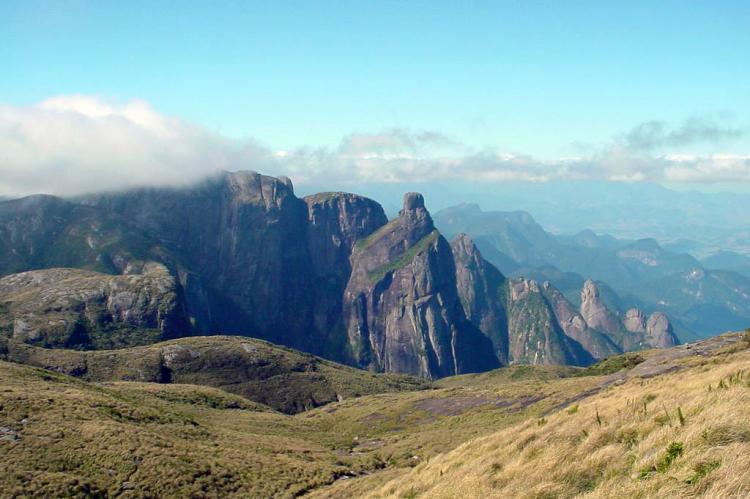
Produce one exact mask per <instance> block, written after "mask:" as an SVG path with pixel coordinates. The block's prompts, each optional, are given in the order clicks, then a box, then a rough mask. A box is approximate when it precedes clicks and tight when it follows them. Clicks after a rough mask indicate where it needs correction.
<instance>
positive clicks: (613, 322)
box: [581, 280, 679, 352]
mask: <svg viewBox="0 0 750 499" xmlns="http://www.w3.org/2000/svg"><path fill="white" fill-rule="evenodd" d="M581 315H582V316H583V318H584V320H585V321H586V323H587V324H588V326H589V327H590V328H592V329H596V330H598V331H601V332H602V333H604V334H606V335H607V337H608V338H609V339H610V340H611V341H612V342H614V343H615V344H617V346H618V347H619V348H620V349H621V350H622V351H625V352H627V351H631V350H640V349H643V348H665V347H670V346H674V345H677V344H678V343H679V341H678V340H677V336H675V334H674V332H673V331H672V325H671V324H670V322H669V319H668V318H667V316H666V315H665V314H664V313H662V312H654V313H653V314H652V315H651V316H650V317H649V318H648V320H646V316H645V314H644V313H643V312H642V311H641V310H639V309H637V308H631V309H629V310H628V311H627V312H626V313H625V316H624V317H622V319H621V318H620V317H619V316H618V315H617V314H616V313H614V312H612V311H610V310H609V309H608V308H607V306H606V305H605V304H604V302H603V301H602V300H601V298H600V296H599V289H598V287H597V286H596V284H595V283H594V282H593V281H590V280H589V281H586V282H585V284H584V286H583V290H582V291H581Z"/></svg>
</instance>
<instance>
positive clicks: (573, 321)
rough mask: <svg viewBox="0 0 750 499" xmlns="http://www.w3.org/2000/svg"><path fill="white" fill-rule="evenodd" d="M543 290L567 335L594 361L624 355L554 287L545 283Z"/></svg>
mask: <svg viewBox="0 0 750 499" xmlns="http://www.w3.org/2000/svg"><path fill="white" fill-rule="evenodd" d="M542 289H543V293H544V295H545V297H546V299H547V302H548V303H549V304H550V306H551V308H552V311H553V312H554V314H555V317H556V318H557V322H558V324H559V325H560V327H561V328H562V330H563V331H564V332H565V335H566V336H568V338H570V339H571V340H573V341H575V342H577V343H578V344H579V345H580V346H581V347H582V348H583V349H584V350H585V351H586V352H588V353H589V354H590V355H591V357H592V358H593V359H603V358H605V357H609V356H611V355H617V354H619V353H622V349H621V348H620V347H619V346H617V344H616V343H615V342H614V341H613V340H612V339H611V338H610V337H609V336H608V335H607V334H605V333H603V332H601V331H597V330H596V329H594V328H592V327H591V326H589V325H588V324H587V323H586V320H585V319H584V318H583V316H582V315H581V314H580V313H579V312H578V311H577V310H576V309H575V307H573V305H572V304H571V303H570V302H569V301H568V300H567V299H566V298H565V297H564V296H563V295H562V293H560V291H558V290H557V289H555V287H554V286H552V285H551V284H550V283H549V282H545V283H543V284H542Z"/></svg>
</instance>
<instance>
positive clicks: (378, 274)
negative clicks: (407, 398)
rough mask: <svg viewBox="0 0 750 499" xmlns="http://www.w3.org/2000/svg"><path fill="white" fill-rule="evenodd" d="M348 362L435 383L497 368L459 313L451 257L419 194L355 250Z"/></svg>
mask: <svg viewBox="0 0 750 499" xmlns="http://www.w3.org/2000/svg"><path fill="white" fill-rule="evenodd" d="M344 316H345V319H346V321H347V331H348V340H349V345H350V349H351V352H352V357H353V360H354V361H355V362H356V364H358V365H360V366H362V367H367V368H370V369H375V370H385V371H396V372H404V373H410V374H416V375H419V376H423V377H428V378H430V377H440V376H447V375H451V374H459V373H465V372H472V371H482V370H486V369H491V368H493V367H496V366H498V365H499V362H498V361H497V359H496V358H495V357H494V355H492V345H491V343H490V341H489V340H488V339H487V338H486V337H485V336H484V335H482V333H481V332H480V331H479V330H478V329H477V328H476V327H474V325H472V324H471V323H470V322H469V321H468V320H467V319H466V316H465V315H464V312H463V309H462V307H461V303H460V301H459V298H458V294H457V290H456V280H455V267H454V263H453V255H452V253H451V248H450V246H449V244H448V243H447V241H446V240H445V239H444V238H443V237H442V236H441V235H440V234H439V233H438V232H437V231H436V230H435V228H434V227H433V225H432V219H431V218H430V215H429V213H428V212H427V210H426V209H425V207H424V200H423V199H422V196H421V195H419V194H414V193H410V194H407V195H406V196H405V197H404V207H403V210H401V212H400V215H399V217H398V218H397V219H395V220H393V221H391V222H390V223H388V224H387V225H385V226H383V227H382V228H381V229H379V230H378V231H376V232H375V233H374V234H372V235H371V236H370V237H368V238H366V239H364V240H362V241H361V242H360V243H358V244H357V245H355V248H354V252H353V254H352V273H351V277H350V279H349V283H348V285H347V287H346V291H345V293H344Z"/></svg>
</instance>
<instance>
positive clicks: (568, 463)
mask: <svg viewBox="0 0 750 499" xmlns="http://www.w3.org/2000/svg"><path fill="white" fill-rule="evenodd" d="M678 363H679V364H681V365H682V366H683V367H684V369H683V370H680V371H677V372H671V373H667V374H661V375H659V376H656V377H653V378H650V379H641V378H633V379H629V380H627V381H625V382H624V383H623V384H619V385H617V384H614V385H611V386H609V387H608V388H606V389H605V390H603V391H602V392H601V393H599V394H596V395H594V396H592V397H588V398H585V399H583V400H581V401H579V402H578V403H577V404H572V405H571V406H570V407H568V408H565V409H562V410H559V411H557V412H555V413H552V414H550V415H547V416H545V417H543V418H536V419H528V420H526V421H524V422H522V423H519V424H516V425H513V426H511V427H508V428H505V429H502V430H500V431H498V432H496V433H494V434H492V435H490V436H486V437H481V438H477V439H474V440H471V441H468V442H466V443H465V444H463V445H461V446H459V447H458V448H456V449H455V450H453V451H450V452H447V453H445V454H442V455H439V456H437V457H435V458H433V459H431V460H429V462H425V463H422V464H420V465H419V466H417V467H416V468H414V469H413V470H411V471H409V472H406V473H401V474H399V475H397V476H394V477H392V478H391V480H390V481H389V482H387V483H385V484H383V485H380V486H378V487H376V488H375V489H373V488H369V490H368V484H367V483H366V482H365V481H362V482H361V483H360V484H358V486H357V488H358V489H359V492H361V495H363V496H366V497H372V498H382V497H410V498H411V497H425V498H426V497H430V498H463V497H499V498H500V497H502V498H506V497H514V498H516V497H517V498H545V497H550V498H552V497H554V498H558V497H563V498H564V497H584V498H624V497H627V498H631V497H659V498H662V497H711V498H722V497H748V496H750V418H749V417H748V415H749V414H750V352H749V351H748V350H746V349H744V348H736V347H734V348H727V349H724V353H721V354H718V355H715V356H713V357H710V358H705V357H701V356H693V357H688V358H685V359H681V360H679V361H678ZM370 485H372V484H370ZM349 490H350V491H353V490H356V489H354V488H350V489H349ZM328 492H329V493H330V494H331V495H334V491H332V490H329V491H328Z"/></svg>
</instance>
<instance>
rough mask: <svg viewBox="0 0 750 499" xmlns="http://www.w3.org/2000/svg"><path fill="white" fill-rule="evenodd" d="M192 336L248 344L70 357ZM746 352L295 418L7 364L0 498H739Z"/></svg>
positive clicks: (703, 350) (493, 376) (447, 383)
mask: <svg viewBox="0 0 750 499" xmlns="http://www.w3.org/2000/svg"><path fill="white" fill-rule="evenodd" d="M191 340H192V341H198V342H199V343H200V342H206V344H208V345H209V346H210V344H211V343H212V342H216V343H217V344H218V345H219V346H214V347H210V348H209V346H205V345H204V346H201V347H199V346H196V344H195V343H193V344H190V345H189V347H185V348H182V347H181V348H178V350H181V351H183V352H184V351H187V352H190V351H192V352H193V353H195V352H200V353H201V357H200V358H205V357H209V356H210V355H209V354H208V353H207V352H213V353H214V354H217V355H218V354H219V353H220V352H221V351H224V352H225V353H226V352H227V351H225V350H223V349H225V348H229V350H228V351H230V352H231V351H234V350H237V349H238V348H240V349H242V351H245V349H244V347H242V346H241V344H240V343H234V342H235V341H237V342H248V340H246V339H244V338H224V337H219V338H191V339H186V340H177V341H172V342H167V343H165V344H161V345H156V346H152V347H143V348H139V349H130V350H123V351H117V352H120V353H121V354H123V353H125V352H127V353H128V354H129V355H130V357H128V358H127V359H125V357H120V358H118V357H116V356H115V357H113V355H114V354H115V351H112V352H86V353H82V352H70V351H68V352H64V353H65V355H67V356H70V359H72V360H71V362H74V361H75V362H78V361H77V360H76V359H77V357H75V356H77V355H85V356H87V355H95V357H92V358H91V359H90V360H91V362H92V363H91V364H88V363H87V364H86V366H87V369H88V367H89V366H92V367H91V369H94V371H91V372H95V370H96V369H103V368H104V367H103V366H104V365H105V364H107V363H108V362H111V363H113V365H115V366H120V367H119V369H121V370H119V371H116V372H117V373H118V375H119V376H120V377H119V378H110V379H128V377H127V376H123V373H125V374H126V373H128V372H130V373H135V372H139V371H142V370H143V368H144V366H147V365H148V360H147V359H148V355H147V354H148V353H149V350H148V349H150V348H162V350H161V351H162V354H161V355H164V353H163V352H164V350H163V348H165V346H166V347H173V346H175V345H177V346H185V344H183V343H181V342H185V341H191ZM250 344H251V345H252V346H254V347H256V348H257V349H258V350H256V351H255V352H256V353H257V352H262V355H271V357H270V358H271V359H273V355H279V356H282V357H284V358H286V355H287V354H288V355H289V357H288V358H289V359H297V361H299V362H300V363H299V364H294V363H292V364H288V367H289V366H300V365H308V364H305V361H304V359H305V358H307V357H310V356H304V355H301V354H298V353H296V352H293V351H287V350H286V349H276V347H273V346H272V345H269V344H266V343H264V342H257V343H256V342H255V341H254V340H251V341H250ZM11 347H12V345H11ZM24 348H26V349H28V348H30V347H24ZM264 348H265V349H268V350H263V349H264ZM186 349H187V350H186ZM166 351H167V353H169V349H167V350H166ZM29 352H31V353H34V354H36V355H42V354H50V355H51V354H53V352H50V351H39V350H38V349H34V350H29ZM259 355H260V356H262V355H261V354H260V353H259ZM96 356H102V357H96ZM108 356H109V357H108ZM295 356H299V357H295ZM188 357H190V355H188ZM196 358H198V357H196ZM229 358H230V359H231V356H230V357H229ZM70 359H69V360H70ZM113 359H114V360H113ZM217 359H218V357H217ZM300 359H302V360H300ZM312 359H313V360H314V361H315V362H317V363H323V361H319V360H317V359H315V358H314V357H312ZM27 360H28V359H27ZM58 360H59V359H58ZM258 361H259V362H260V357H258ZM288 361H289V362H292V361H291V360H288ZM749 361H750V350H748V343H746V342H745V341H743V340H742V339H741V337H740V336H739V335H730V336H725V337H720V338H716V339H713V340H709V341H706V342H703V343H700V344H695V345H688V346H681V347H676V348H673V349H669V350H655V351H646V352H639V353H638V354H628V355H626V356H621V357H616V358H612V359H608V360H607V361H605V362H602V363H600V364H598V365H596V366H593V367H591V368H587V369H577V368H567V367H560V366H549V367H531V366H514V367H510V368H504V369H499V370H496V371H492V372H488V373H483V374H477V375H465V376H457V377H452V378H446V379H443V380H440V381H438V382H436V383H434V384H432V385H430V386H429V389H424V387H423V386H419V385H416V386H414V387H413V388H419V389H412V390H404V389H405V388H407V386H406V385H402V386H400V389H401V391H386V392H385V393H374V394H371V395H364V396H361V397H351V398H349V397H344V400H342V401H340V402H335V401H334V402H332V403H330V404H327V405H324V406H322V407H317V408H314V409H310V410H307V411H304V412H300V413H298V414H294V415H289V414H283V413H280V412H277V411H275V410H273V408H271V407H268V406H266V405H263V404H259V403H257V402H252V401H249V400H248V399H247V398H245V397H240V396H238V395H236V394H232V393H228V392H227V391H225V390H227V389H232V387H233V384H225V385H222V387H223V388H224V389H217V388H213V387H207V386H197V385H195V384H187V381H186V380H187V379H189V378H186V380H185V381H181V382H180V383H176V382H175V380H174V379H173V380H172V383H148V382H143V381H86V380H85V379H86V376H89V375H87V374H86V373H79V375H81V376H82V378H74V377H70V376H67V375H64V374H60V373H57V372H53V371H49V370H44V369H41V368H38V367H32V366H24V365H19V364H14V363H7V362H0V460H2V462H3V464H4V472H3V473H0V496H12V495H14V494H15V495H31V496H38V497H50V496H61V495H67V496H76V495H78V496H84V495H86V496H89V495H99V496H113V495H120V494H122V495H126V496H134V497H142V496H159V497H215V496H226V495H230V494H236V495H240V496H245V497H295V496H299V495H310V496H311V497H362V496H368V495H369V496H371V497H573V496H576V495H584V496H586V497H629V496H633V497H670V496H672V497H685V496H691V495H693V496H696V495H701V494H706V495H709V496H711V497H722V496H732V497H734V496H738V495H744V494H747V493H748V492H750V476H749V475H748V474H747V473H746V470H747V469H748V466H750V458H748V457H747V456H748V455H750V453H749V451H750V426H748V424H749V423H748V422H747V418H746V417H745V414H746V413H747V411H748V408H750V387H749V386H748V383H749V382H750V370H748V368H747V366H748V365H750V364H749V363H748V362H749ZM35 362H37V363H41V360H40V357H36V360H35ZM99 362H101V363H102V366H100V367H93V366H97V364H98V363H99ZM139 362H140V363H139ZM276 362H277V361H274V362H271V363H272V364H273V363H276ZM285 362H287V361H285ZM329 364H330V365H329ZM71 365H73V364H69V365H68V367H70V366H71ZM205 365H206V366H209V367H210V368H207V369H206V370H205V371H203V370H200V369H198V370H195V371H194V374H195V375H196V376H197V375H198V374H200V376H209V374H210V371H212V370H215V371H216V372H217V373H219V372H221V369H220V364H219V363H218V360H217V361H216V362H212V363H209V364H205ZM229 365H230V366H231V365H232V364H231V362H230V363H229ZM329 368H330V369H340V366H336V365H335V364H331V363H323V364H322V365H321V364H318V365H317V367H316V369H317V370H318V372H327V370H328V369H329ZM86 372H89V371H88V370H87V371H86ZM143 372H146V371H143ZM227 372H231V370H230V371H225V372H224V374H226V373H227ZM294 372H296V373H299V372H301V371H294ZM362 374H365V375H368V376H370V375H369V373H362ZM214 375H215V376H218V374H214ZM200 376H199V377H196V378H193V381H192V382H204V381H205V379H206V378H203V379H201V378H200ZM279 376H281V378H280V379H284V376H285V375H284V374H281V375H279ZM329 376H332V377H333V376H334V375H333V374H330V373H329ZM338 376H342V377H340V378H338V379H339V381H338V382H341V383H349V382H352V380H353V379H356V378H352V377H351V376H349V375H348V374H347V375H342V374H341V373H339V374H338ZM88 379H93V378H90V377H89V378H88ZM130 379H134V378H130ZM331 379H332V380H333V378H331ZM298 381H300V380H298ZM332 382H333V381H332ZM261 385H262V383H261ZM269 386H271V387H274V389H276V388H277V387H278V386H281V387H283V386H285V385H283V384H282V385H274V384H273V383H271V384H269Z"/></svg>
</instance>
